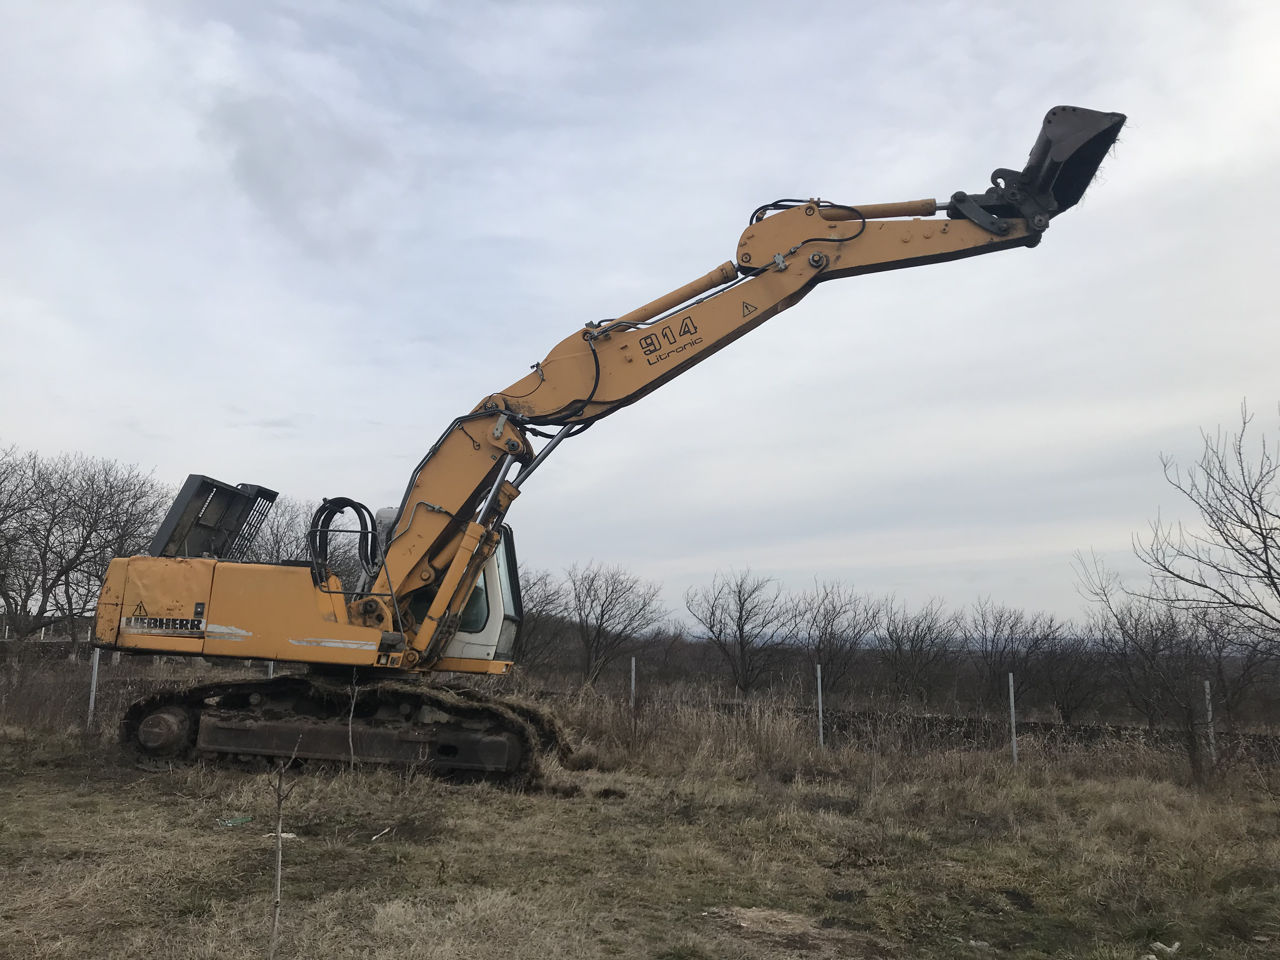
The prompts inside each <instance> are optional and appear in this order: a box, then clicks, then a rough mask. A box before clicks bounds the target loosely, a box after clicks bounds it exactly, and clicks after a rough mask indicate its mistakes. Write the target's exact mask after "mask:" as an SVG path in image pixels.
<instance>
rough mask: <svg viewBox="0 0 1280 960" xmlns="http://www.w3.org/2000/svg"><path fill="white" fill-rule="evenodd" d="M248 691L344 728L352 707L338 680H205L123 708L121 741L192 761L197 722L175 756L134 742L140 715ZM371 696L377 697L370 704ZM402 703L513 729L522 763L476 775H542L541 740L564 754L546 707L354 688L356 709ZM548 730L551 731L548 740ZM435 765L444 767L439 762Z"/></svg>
mask: <svg viewBox="0 0 1280 960" xmlns="http://www.w3.org/2000/svg"><path fill="white" fill-rule="evenodd" d="M252 693H260V694H262V695H263V696H264V697H267V698H269V699H270V700H277V699H279V698H287V697H298V696H302V697H310V698H313V699H315V700H318V701H321V702H323V703H325V704H326V705H329V706H331V707H332V708H333V713H332V716H330V717H327V718H325V719H326V720H331V721H332V722H334V723H340V724H342V725H343V726H344V727H345V726H346V724H347V718H348V716H349V713H350V710H351V687H350V686H349V685H348V684H344V683H342V682H341V681H337V680H332V679H328V678H323V677H295V676H286V677H275V678H273V679H262V680H242V681H233V682H230V683H212V684H203V685H201V686H198V687H187V688H177V689H169V690H162V691H159V692H157V693H155V694H152V695H151V696H149V697H146V698H144V699H142V700H138V701H135V702H134V703H133V704H131V705H130V706H129V708H128V709H127V710H126V711H125V714H124V717H123V718H122V720H121V722H120V740H121V743H122V745H123V746H124V747H125V749H126V750H127V751H129V752H130V753H131V754H132V755H133V756H135V757H136V758H137V759H138V760H139V761H142V762H146V763H149V764H152V765H155V764H157V763H159V764H167V763H171V762H191V761H193V760H195V759H196V744H195V740H196V733H197V729H198V723H193V724H192V727H191V735H190V738H189V742H188V744H187V747H186V749H185V750H184V751H182V752H181V753H180V754H178V755H176V756H173V757H155V756H153V755H150V754H148V753H146V752H145V751H144V750H143V749H142V748H141V746H140V745H139V744H138V742H137V730H138V725H139V724H140V723H141V722H142V720H143V718H144V717H146V716H147V715H148V714H149V713H151V712H152V711H153V710H156V709H158V708H160V707H164V706H168V705H171V704H172V705H179V706H182V707H184V708H186V709H187V710H189V711H191V712H192V714H193V715H195V716H198V715H199V713H200V711H201V710H202V709H203V708H204V706H205V703H204V702H205V700H207V699H209V698H212V697H225V696H227V695H229V694H230V695H243V696H248V695H249V694H252ZM371 700H372V701H375V702H374V703H372V704H371V702H370V701H371ZM405 702H410V703H411V704H414V705H415V706H414V712H416V710H417V709H418V708H420V707H428V708H431V709H434V710H438V711H440V712H441V713H444V714H445V715H446V716H449V717H453V718H456V719H458V720H460V721H480V722H482V723H485V724H486V725H488V726H491V727H493V728H496V729H497V730H500V731H502V732H509V733H512V734H514V735H515V736H516V737H517V738H518V739H519V741H520V744H521V747H522V750H521V754H522V758H521V761H520V764H519V765H518V766H517V767H516V768H515V769H512V770H506V771H499V772H493V773H484V774H480V776H482V777H485V778H487V779H493V780H500V781H503V782H509V783H513V784H517V785H524V784H530V783H534V782H536V781H537V780H538V778H539V776H540V774H541V770H540V765H539V762H538V761H539V757H540V756H541V755H542V753H543V752H544V744H548V743H550V744H554V747H555V750H556V753H557V754H558V755H562V754H561V750H560V747H561V744H562V743H563V742H564V741H562V740H561V739H559V728H558V725H553V726H549V723H548V720H547V718H546V717H545V716H544V715H543V714H544V713H545V712H544V711H541V710H540V709H539V708H535V709H533V710H529V709H528V708H527V705H522V704H518V703H508V702H505V701H504V700H501V699H496V698H487V697H485V696H484V695H483V694H481V693H480V692H479V691H474V690H472V691H468V692H467V693H465V694H461V695H460V693H459V691H458V690H457V689H450V688H446V687H441V686H428V685H425V684H419V683H413V682H411V681H400V680H384V681H381V682H378V683H371V684H364V685H361V686H359V687H357V688H356V706H357V710H359V709H360V708H362V707H364V708H368V707H369V706H376V705H377V704H385V705H387V706H399V705H400V704H402V703H405ZM308 719H315V718H314V717H309V718H308ZM355 722H356V723H357V724H359V723H360V722H361V721H360V718H359V717H357V718H356V720H355ZM384 722H385V721H384ZM550 724H554V720H551V721H550ZM406 725H407V724H406ZM549 730H550V731H553V734H552V735H550V736H551V738H550V740H549V734H548V731H549ZM280 759H287V757H286V756H284V755H281V756H280ZM356 759H357V760H359V759H360V758H359V757H357V758H356ZM436 766H437V768H439V767H442V765H441V764H438V763H437V764H436ZM446 769H447V768H446Z"/></svg>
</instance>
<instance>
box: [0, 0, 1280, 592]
mask: <svg viewBox="0 0 1280 960" xmlns="http://www.w3.org/2000/svg"><path fill="white" fill-rule="evenodd" d="M805 12H806V16H805V17H803V18H794V17H782V16H779V15H778V13H777V7H776V5H773V4H766V3H763V2H746V3H740V4H738V5H736V6H735V8H734V10H733V12H732V15H726V13H725V11H724V9H723V6H722V5H719V4H712V3H704V2H690V3H686V4H680V5H678V6H665V7H664V6H661V5H659V6H653V5H649V6H643V5H600V4H587V3H557V4H533V5H530V4H511V3H501V2H493V3H469V4H466V5H444V4H439V5H431V4H416V3H399V2H390V0H388V2H380V3H367V4H359V5H350V4H345V3H339V2H327V0H314V2H313V0H308V2H301V0H298V2H279V3H272V4H258V3H217V4H214V3H197V4H186V5H182V6H180V7H163V6H155V5H149V4H144V3H136V2H128V0H102V2H98V3H92V4H68V5H57V6H52V5H37V6H31V7H19V6H10V7H8V8H6V9H4V10H2V11H0V112H2V113H3V115H4V116H5V117H6V138H5V143H4V145H3V146H2V147H0V207H2V208H3V209H5V211H6V229H5V231H4V233H3V234H0V264H3V266H2V267H0V338H2V339H0V345H2V349H0V437H3V438H4V440H5V441H7V442H18V443H21V444H23V445H25V446H31V447H41V448H44V449H83V450H85V451H87V452H90V453H98V454H106V455H111V456H117V457H120V458H121V459H124V460H128V461H134V462H140V463H144V464H148V465H149V464H151V463H154V464H155V465H156V467H157V470H158V472H159V474H160V475H162V476H166V477H169V478H171V479H172V480H173V481H174V482H176V481H178V480H180V479H181V478H182V477H183V476H185V475H186V474H187V473H189V472H202V473H209V474H212V475H214V476H220V477H223V478H225V479H228V480H231V481H233V482H235V481H240V480H248V481H253V482H259V483H265V484H267V485H268V486H271V487H273V488H275V489H280V490H283V491H286V492H289V493H291V494H293V495H296V496H298V497H299V498H302V499H315V498H317V497H320V496H333V495H337V494H349V495H353V496H356V497H358V498H360V499H364V500H367V501H369V502H370V503H371V505H374V506H378V505H381V504H385V503H394V502H398V499H399V496H400V493H401V491H402V489H403V484H404V482H405V479H406V477H407V475H408V473H409V471H410V470H411V469H412V467H413V466H414V465H415V464H416V463H417V461H418V460H419V458H420V457H421V455H422V453H423V451H424V450H425V449H426V447H427V446H428V445H429V444H430V442H431V441H432V440H434V438H435V437H436V436H437V435H438V433H439V431H440V430H441V429H442V428H443V426H444V425H445V424H447V423H448V422H449V421H450V420H451V419H452V418H453V417H454V416H456V415H457V414H458V413H460V412H462V411H464V410H467V409H470V408H471V406H472V405H473V404H474V403H475V402H476V401H477V400H479V399H480V398H481V397H483V396H485V395H486V394H488V393H491V392H493V391H495V390H500V389H502V388H503V387H505V386H506V385H507V384H508V383H510V382H512V381H514V380H516V379H517V378H519V377H520V376H521V375H522V374H523V373H524V372H525V371H526V370H527V369H528V367H529V364H531V363H532V362H534V361H536V360H539V359H541V358H542V356H543V355H544V354H545V353H546V351H547V350H548V349H549V348H550V347H551V346H552V345H554V344H555V343H556V342H558V341H559V340H560V339H561V338H562V337H564V336H566V335H569V334H570V333H572V331H573V330H575V329H577V328H578V327H579V326H580V325H581V323H582V322H584V321H586V320H596V319H599V318H602V317H608V316H617V315H620V314H621V313H623V312H626V311H627V310H629V309H631V308H633V307H635V306H637V305H639V304H641V303H644V302H646V301H648V300H650V299H652V298H653V297H655V296H657V295H659V294H661V293H663V292H665V291H666V290H668V289H672V288H674V287H677V286H679V285H681V284H683V283H684V282H686V281H688V280H689V279H691V278H692V277H694V276H698V275H701V274H702V273H704V272H705V271H706V270H708V269H710V268H711V267H712V266H714V265H715V264H717V263H719V262H721V261H723V260H725V259H728V258H730V257H732V256H733V252H734V249H735V244H736V241H737V237H738V232H739V231H740V230H741V229H742V227H743V226H744V225H745V218H746V216H747V214H748V213H749V212H750V210H751V209H752V208H754V207H755V206H756V205H757V204H758V203H761V202H766V201H769V200H772V199H774V198H775V197H779V196H823V197H827V198H830V199H836V200H841V201H846V202H854V203H859V202H874V201H879V200H891V199H908V198H913V197H917V196H925V195H931V194H932V195H946V194H949V193H950V192H951V191H953V190H956V189H968V190H977V189H981V187H982V186H983V184H984V183H985V180H986V177H987V175H988V174H989V172H990V171H991V170H992V169H993V168H994V167H997V166H1017V165H1020V163H1021V162H1022V159H1023V158H1024V157H1025V155H1026V151H1027V150H1028V148H1029V147H1030V145H1031V142H1032V139H1033V138H1034V136H1035V134H1036V132H1037V129H1038V126H1039V122H1040V118H1041V117H1042V116H1043V114H1044V111H1045V110H1046V109H1047V108H1048V107H1050V106H1052V105H1054V104H1056V103H1063V102H1066V103H1073V102H1074V103H1079V104H1080V105H1083V106H1094V107H1098V108H1102V109H1115V110H1121V111H1124V112H1127V113H1128V114H1129V115H1130V118H1131V119H1130V123H1129V126H1128V127H1127V128H1126V134H1125V136H1124V138H1123V140H1122V142H1121V143H1120V144H1119V146H1118V147H1117V149H1116V151H1115V153H1114V155H1113V156H1112V157H1111V158H1109V159H1108V161H1107V163H1106V165H1105V167H1104V169H1103V173H1102V177H1101V178H1100V181H1099V182H1098V183H1097V184H1096V185H1095V189H1094V190H1093V191H1091V194H1090V195H1089V196H1088V197H1086V200H1085V202H1084V203H1083V204H1082V205H1081V206H1080V208H1079V209H1078V210H1075V211H1072V212H1071V214H1070V215H1069V216H1064V217H1063V218H1062V219H1061V220H1059V221H1056V222H1055V223H1054V225H1053V227H1052V228H1051V230H1050V232H1049V234H1048V235H1047V237H1046V239H1045V242H1044V244H1042V246H1041V247H1040V248H1038V249H1036V250H1034V251H1015V252H1011V253H1008V254H1002V255H1001V256H998V257H990V258H983V259H980V260H974V261H967V262H960V263H952V264H944V265H939V266H936V267H929V268H927V269H923V270H918V271H904V272H900V273H893V274H883V275H877V276H869V277H864V278H859V279H855V280H849V281H841V282H839V283H833V284H828V285H825V286H824V287H822V288H820V289H818V290H817V291H815V292H814V293H813V294H812V295H811V296H810V297H809V298H808V299H807V300H805V301H804V302H803V303H802V304H800V305H798V306H797V307H796V308H795V309H794V310H791V311H789V312H787V313H785V314H783V315H782V316H779V317H778V318H776V319H774V320H771V321H770V322H769V323H768V324H766V325H765V326H763V327H762V328H760V329H759V330H758V331H756V332H754V333H753V334H752V335H751V336H749V337H746V338H744V339H743V340H741V341H739V342H737V343H735V344H733V345H732V346H730V347H729V348H727V349H726V350H725V351H723V352H722V353H721V354H719V355H717V356H716V357H714V358H713V359H711V360H710V361H708V362H707V363H706V364H704V365H702V366H700V367H698V368H697V369H696V370H694V371H692V372H690V373H689V374H688V375H686V376H684V377H681V378H679V379H677V380H676V381H673V382H672V383H670V384H668V385H666V386H664V387H663V388H662V389H661V390H659V391H657V392H656V393H654V394H653V395H652V396H650V397H647V398H646V399H645V400H644V401H642V402H641V403H639V404H637V405H635V406H634V407H631V408H629V409H627V410H624V411H622V412H620V413H619V414H617V415H616V416H615V417H613V418H611V419H610V420H608V421H606V422H604V423H601V424H600V425H599V426H598V427H596V428H594V429H593V430H592V431H590V432H589V433H588V434H586V435H584V436H583V437H582V438H581V439H579V440H575V441H574V442H573V443H571V444H565V445H564V447H563V448H561V450H559V451H558V452H557V454H556V456H555V457H553V458H551V459H550V460H549V461H548V463H547V465H546V466H545V467H544V468H543V470H542V472H541V473H540V474H539V475H538V476H536V477H535V478H534V479H533V480H532V481H531V482H530V484H529V485H528V486H527V488H526V490H525V492H524V494H523V495H522V496H521V498H520V500H519V501H517V503H516V504H515V506H514V508H513V511H512V521H513V522H514V523H515V524H516V525H517V529H518V531H519V542H520V545H521V548H522V550H523V552H524V559H525V560H526V561H527V562H528V563H529V564H531V565H532V566H543V567H552V568H557V567H563V566H567V565H569V564H570V563H572V562H574V561H580V560H582V559H584V558H587V557H597V558H599V559H603V560H607V561H609V562H618V563H624V564H628V565H632V566H634V567H635V568H636V569H637V570H638V571H640V572H643V573H645V574H646V575H650V576H655V577H661V578H663V579H664V580H666V581H668V594H669V595H670V596H669V597H668V602H669V603H671V604H672V605H678V597H679V593H680V592H681V591H682V590H683V588H684V586H687V585H689V584H692V583H695V582H697V581H698V580H699V578H701V579H704V580H705V579H707V578H709V577H710V575H711V574H712V573H713V572H714V569H715V568H716V567H717V566H723V565H729V564H736V565H738V566H744V565H748V564H750V565H751V566H753V567H755V568H757V569H761V570H764V571H772V572H776V573H777V575H779V576H782V577H784V578H786V579H787V581H788V583H791V584H792V585H796V586H803V585H804V584H806V583H808V582H810V581H811V580H812V578H813V577H814V576H826V575H830V574H843V573H847V574H848V575H850V576H853V577H855V578H856V579H857V581H858V582H859V583H860V584H861V585H863V586H865V587H867V588H871V589H895V590H899V591H900V592H902V593H904V595H907V596H908V597H928V596H933V595H935V594H937V595H942V596H945V597H946V598H947V599H949V600H951V601H952V602H955V603H964V602H968V601H969V600H970V599H972V598H973V597H975V596H977V595H979V594H989V595H991V596H993V597H995V598H996V599H998V600H1001V601H1004V602H1014V603H1027V604H1036V605H1044V606H1048V607H1051V608H1054V609H1056V610H1058V611H1059V612H1072V611H1074V610H1075V609H1076V608H1077V607H1078V606H1079V599H1078V597H1077V596H1076V595H1075V593H1074V589H1073V587H1072V583H1071V574H1070V570H1069V564H1070V553H1071V552H1072V551H1073V550H1074V549H1078V548H1079V549H1087V548H1089V547H1091V546H1096V547H1098V548H1099V549H1101V550H1102V551H1104V552H1108V551H1109V552H1111V553H1112V554H1113V555H1114V556H1117V557H1121V558H1123V554H1124V551H1125V550H1126V548H1127V543H1128V539H1129V536H1130V533H1131V531H1133V530H1140V529H1142V527H1143V526H1144V524H1145V522H1146V520H1147V518H1148V517H1150V516H1152V515H1154V513H1155V511H1156V509H1157V508H1160V507H1165V508H1166V509H1172V508H1173V507H1174V504H1172V503H1171V498H1170V496H1169V492H1168V491H1167V489H1166V488H1165V486H1164V483H1163V479H1162V477H1161V476H1160V471H1159V462H1158V456H1159V454H1160V453H1162V452H1164V453H1171V454H1173V455H1175V456H1179V457H1184V458H1185V457H1187V456H1194V454H1195V452H1196V448H1197V447H1198V443H1199V429H1200V427H1202V426H1206V427H1212V426H1214V425H1215V424H1217V423H1219V422H1226V423H1229V422H1230V421H1231V420H1232V418H1233V416H1234V414H1235V411H1236V408H1237V407H1238V404H1239V401H1240V399H1241V397H1243V396H1248V397H1249V398H1250V400H1251V401H1252V402H1253V403H1254V404H1255V406H1257V407H1258V409H1260V410H1269V409H1270V404H1271V403H1273V402H1274V400H1275V387H1274V373H1273V369H1272V368H1273V367H1274V363H1273V360H1272V358H1273V357H1274V356H1275V355H1276V353H1277V348H1280V342H1278V341H1280V333H1277V332H1276V331H1277V328H1276V325H1275V324H1274V323H1271V322H1270V321H1269V320H1268V318H1269V317H1270V315H1271V312H1272V311H1271V307H1270V296H1269V294H1268V293H1267V285H1266V280H1267V279H1268V278H1269V276H1270V273H1271V272H1272V269H1273V268H1272V264H1271V260H1272V259H1273V256H1272V249H1271V245H1268V244H1267V243H1266V240H1265V228H1264V229H1263V231H1262V232H1261V233H1259V231H1258V228H1256V227H1254V226H1253V222H1254V221H1255V220H1256V219H1258V214H1259V213H1260V212H1261V211H1264V210H1267V209H1269V208H1270V207H1271V206H1272V205H1274V203H1275V201H1276V200H1277V199H1280V197H1277V193H1280V187H1277V186H1276V185H1275V183H1274V179H1273V178H1272V177H1271V176H1270V170H1272V169H1273V168H1274V166H1275V164H1276V162H1277V160H1280V129H1277V124H1276V122H1275V121H1274V120H1273V119H1271V112H1272V111H1271V104H1272V103H1273V102H1274V101H1275V100H1276V99H1277V96H1278V95H1280V70H1278V69H1277V68H1276V67H1275V65H1274V58H1273V56H1272V54H1271V50H1270V46H1271V42H1272V38H1274V36H1275V35H1276V32H1277V27H1280V23H1278V22H1277V21H1278V19H1280V13H1277V11H1276V10H1275V9H1273V8H1271V7H1269V6H1266V5H1260V4H1252V3H1238V4H1221V5H1217V6H1215V7H1214V8H1212V9H1210V8H1207V7H1206V8H1204V9H1203V10H1201V9H1200V8H1197V7H1194V6H1180V7H1168V6H1167V5H1166V6H1159V7H1157V6H1141V5H1127V6H1125V5H1115V4H1103V3H1100V2H1095V3H1079V4H1074V5H1071V6H1070V7H1069V8H1068V7H1061V8H1055V7H1046V6H1038V7H1025V6H1024V7H1018V6H1012V5H1008V4H1004V3H994V2H992V3H973V2H966V3H953V2H930V3H922V4H917V5H907V6H901V7H895V8H893V9H890V8H887V7H886V8H876V7H866V6H860V5H852V4H848V3H836V2H826V0H819V2H815V3H812V4H810V5H808V6H807V7H806V8H805ZM33 398H38V402H36V401H34V400H33ZM355 438H358V439H359V442H358V443H356V442H354V439H355ZM1121 562H1123V559H1121Z"/></svg>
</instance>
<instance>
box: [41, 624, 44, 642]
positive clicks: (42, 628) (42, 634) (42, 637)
mask: <svg viewBox="0 0 1280 960" xmlns="http://www.w3.org/2000/svg"><path fill="white" fill-rule="evenodd" d="M40 639H41V640H43V639H44V627H41V628H40Z"/></svg>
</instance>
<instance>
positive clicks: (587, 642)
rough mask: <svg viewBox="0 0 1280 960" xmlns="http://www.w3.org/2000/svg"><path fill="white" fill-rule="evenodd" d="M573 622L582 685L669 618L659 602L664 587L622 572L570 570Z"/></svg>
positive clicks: (592, 680) (591, 568) (593, 567)
mask: <svg viewBox="0 0 1280 960" xmlns="http://www.w3.org/2000/svg"><path fill="white" fill-rule="evenodd" d="M565 576H566V579H567V581H568V604H569V606H568V613H569V621H570V623H571V624H572V627H573V631H574V633H575V635H576V636H577V640H578V649H579V653H580V654H581V661H580V663H581V671H582V682H583V685H584V686H585V685H589V684H592V683H595V681H596V680H597V679H599V677H600V672H601V671H602V670H603V669H604V668H605V667H607V666H608V665H609V664H610V663H612V662H613V661H614V660H615V659H616V658H617V657H619V656H621V655H622V654H624V653H626V652H627V651H628V650H630V649H631V648H633V647H634V646H636V645H638V644H639V643H640V642H641V640H642V639H643V637H644V635H645V634H646V633H648V632H649V631H650V630H652V629H653V627H654V626H655V625H657V624H658V623H659V622H661V621H662V619H663V617H665V616H666V611H665V610H664V609H663V607H662V604H661V602H660V601H659V599H658V595H659V593H661V591H662V587H661V585H660V584H657V583H648V582H646V581H644V580H641V579H640V578H639V577H637V576H634V575H632V574H630V573H628V572H627V571H626V570H624V569H622V568H621V567H605V566H602V565H600V564H597V563H591V564H589V565H588V566H586V567H578V566H577V565H574V566H573V567H570V568H569V570H568V571H566V574H565Z"/></svg>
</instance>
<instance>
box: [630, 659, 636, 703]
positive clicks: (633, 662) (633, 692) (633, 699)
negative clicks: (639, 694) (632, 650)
mask: <svg viewBox="0 0 1280 960" xmlns="http://www.w3.org/2000/svg"><path fill="white" fill-rule="evenodd" d="M631 712H632V713H635V712H636V658H635V657H632V658H631Z"/></svg>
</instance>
